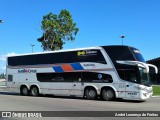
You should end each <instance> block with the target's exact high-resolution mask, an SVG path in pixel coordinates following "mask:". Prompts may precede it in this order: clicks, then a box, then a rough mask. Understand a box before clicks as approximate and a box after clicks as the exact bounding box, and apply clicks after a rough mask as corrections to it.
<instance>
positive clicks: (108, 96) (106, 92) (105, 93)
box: [102, 89, 115, 101]
mask: <svg viewBox="0 0 160 120" xmlns="http://www.w3.org/2000/svg"><path fill="white" fill-rule="evenodd" d="M102 98H103V99H104V100H106V101H111V100H114V99H115V92H114V90H112V89H103V90H102Z"/></svg>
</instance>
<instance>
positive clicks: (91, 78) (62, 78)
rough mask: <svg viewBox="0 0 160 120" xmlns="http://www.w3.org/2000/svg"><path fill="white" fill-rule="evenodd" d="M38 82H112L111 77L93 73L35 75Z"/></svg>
mask: <svg viewBox="0 0 160 120" xmlns="http://www.w3.org/2000/svg"><path fill="white" fill-rule="evenodd" d="M37 79H38V81H40V82H73V81H75V82H107V83H111V82H113V79H112V77H111V75H108V74H104V73H93V72H66V73H37Z"/></svg>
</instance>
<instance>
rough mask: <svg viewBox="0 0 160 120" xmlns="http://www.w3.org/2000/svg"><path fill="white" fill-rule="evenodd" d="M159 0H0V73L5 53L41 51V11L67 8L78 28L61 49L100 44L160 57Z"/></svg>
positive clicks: (46, 11) (146, 58)
mask: <svg viewBox="0 0 160 120" xmlns="http://www.w3.org/2000/svg"><path fill="white" fill-rule="evenodd" d="M159 6H160V0H0V20H4V23H0V73H1V72H3V71H5V64H6V59H5V56H6V55H14V54H24V53H31V52H32V47H31V44H34V45H35V46H34V47H33V51H34V52H42V51H43V49H42V48H41V44H40V43H39V42H38V41H37V38H39V37H41V35H42V33H43V31H42V30H41V21H42V18H43V16H44V15H46V14H48V13H50V12H52V13H53V14H59V13H60V11H61V10H62V9H67V10H68V11H69V12H70V13H71V15H72V18H73V20H74V22H76V24H77V27H78V28H79V29H80V30H79V32H78V34H77V36H76V39H75V41H74V42H67V43H66V45H64V48H63V49H74V48H83V47H92V46H102V45H122V39H121V38H120V36H121V35H124V36H125V38H124V40H123V41H124V45H129V46H133V47H136V48H138V49H139V50H140V51H141V53H142V55H143V57H144V58H145V60H149V59H153V58H156V57H160V50H159V46H160V41H159V40H160V7H159Z"/></svg>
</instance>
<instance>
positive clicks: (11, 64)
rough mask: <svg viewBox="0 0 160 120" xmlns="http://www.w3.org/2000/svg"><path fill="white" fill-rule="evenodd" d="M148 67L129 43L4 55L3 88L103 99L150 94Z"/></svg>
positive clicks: (131, 97) (144, 98)
mask: <svg viewBox="0 0 160 120" xmlns="http://www.w3.org/2000/svg"><path fill="white" fill-rule="evenodd" d="M150 67H152V68H154V69H155V72H156V73H157V67H156V66H154V65H151V64H147V63H146V62H145V60H144V59H143V57H142V55H141V54H140V51H139V50H138V49H136V48H133V47H130V46H100V47H89V48H82V49H72V50H59V51H52V52H43V53H32V54H24V55H17V56H10V57H8V58H7V88H8V89H9V90H10V91H12V92H17V93H20V94H21V95H32V96H37V95H39V94H53V95H58V96H78V97H85V98H87V99H96V98H97V97H98V96H100V97H102V98H103V99H104V100H113V99H115V98H123V99H131V100H146V99H148V98H150V97H151V96H152V86H151V83H150V78H149V70H150Z"/></svg>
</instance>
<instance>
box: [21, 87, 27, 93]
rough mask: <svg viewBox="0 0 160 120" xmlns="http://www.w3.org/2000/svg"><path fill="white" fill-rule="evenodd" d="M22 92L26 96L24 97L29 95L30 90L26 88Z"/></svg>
mask: <svg viewBox="0 0 160 120" xmlns="http://www.w3.org/2000/svg"><path fill="white" fill-rule="evenodd" d="M22 91H23V94H24V95H27V94H28V89H27V88H26V87H24V88H23V90H22Z"/></svg>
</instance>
